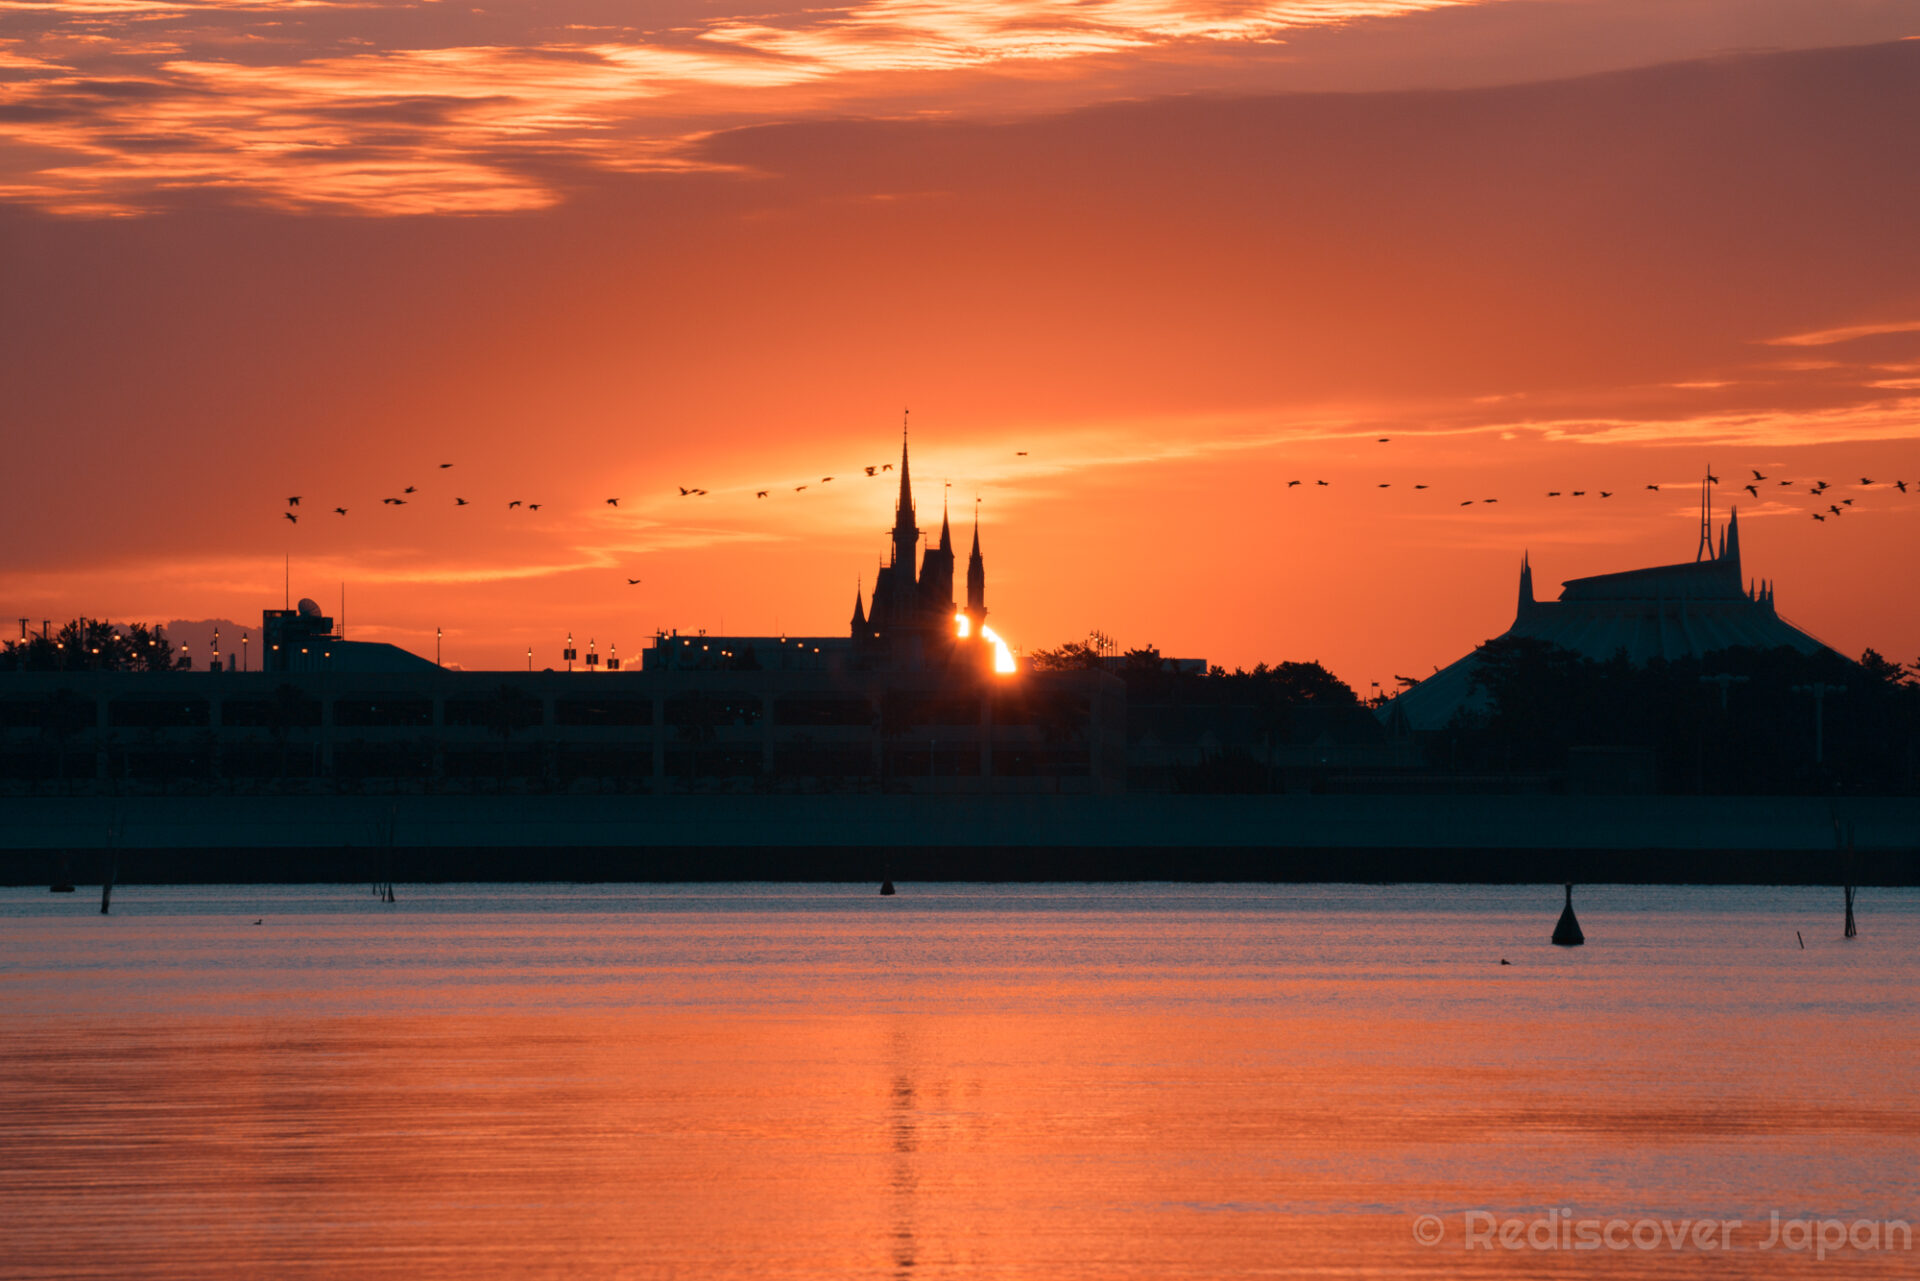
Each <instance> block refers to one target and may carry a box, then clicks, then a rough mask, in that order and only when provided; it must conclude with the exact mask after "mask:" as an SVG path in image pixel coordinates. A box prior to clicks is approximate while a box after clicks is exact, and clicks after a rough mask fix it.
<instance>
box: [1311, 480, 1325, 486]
mask: <svg viewBox="0 0 1920 1281" xmlns="http://www.w3.org/2000/svg"><path fill="white" fill-rule="evenodd" d="M1313 483H1314V484H1316V485H1324V484H1327V483H1328V482H1326V481H1324V480H1316V481H1314V482H1313Z"/></svg>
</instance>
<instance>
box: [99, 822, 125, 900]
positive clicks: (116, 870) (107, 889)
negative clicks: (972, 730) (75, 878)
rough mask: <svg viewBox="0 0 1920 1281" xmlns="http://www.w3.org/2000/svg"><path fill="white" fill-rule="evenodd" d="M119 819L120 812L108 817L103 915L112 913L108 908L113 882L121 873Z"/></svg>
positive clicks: (101, 890) (102, 896)
mask: <svg viewBox="0 0 1920 1281" xmlns="http://www.w3.org/2000/svg"><path fill="white" fill-rule="evenodd" d="M119 821H120V816H119V815H118V814H114V815H111V816H110V817H109V818H108V819H107V875H106V877H105V878H104V879H103V880H102V881H101V882H100V915H102V916H111V915H112V913H111V912H110V911H108V910H107V909H108V905H109V904H110V903H111V902H112V901H113V883H114V881H115V880H116V879H118V878H119V875H120V841H119V835H120V834H119V832H118V831H116V830H115V829H116V827H117V826H118V825H119Z"/></svg>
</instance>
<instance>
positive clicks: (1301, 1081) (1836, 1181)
mask: <svg viewBox="0 0 1920 1281" xmlns="http://www.w3.org/2000/svg"><path fill="white" fill-rule="evenodd" d="M399 893H400V899H401V901H400V902H399V903H398V904H396V905H392V906H386V905H382V904H379V903H377V902H375V901H374V900H373V899H372V898H371V897H370V896H369V895H368V893H367V890H366V887H364V886H361V887H357V888H355V887H346V886H340V887H325V886H323V887H291V888H264V889H263V888H254V887H211V888H206V887H202V888H190V889H184V888H183V889H155V888H149V887H145V886H125V887H122V888H121V889H120V890H119V891H117V892H116V894H115V898H114V915H113V916H112V917H111V918H104V919H103V918H101V917H100V916H99V915H98V912H97V907H98V895H97V890H93V891H89V890H88V889H84V888H83V890H82V891H81V892H80V893H79V894H76V895H72V896H65V895H61V896H54V895H49V894H47V893H46V892H45V891H44V890H36V891H26V890H0V1270H3V1271H4V1272H5V1274H6V1275H8V1276H112V1277H183V1278H184V1277H191V1278H204V1277H259V1276H329V1277H331V1276H360V1277H404V1278H407V1279H408V1281H432V1279H435V1278H443V1277H444V1278H452V1277H461V1278H466V1277H480V1276H502V1277H627V1276H631V1277H832V1278H839V1277H853V1278H858V1277H884V1276H894V1277H943V1276H970V1277H990V1278H1063V1279H1070V1278H1079V1277H1088V1278H1092V1277H1099V1278H1112V1277H1123V1278H1124V1277H1140V1278H1183V1277H1243V1276H1244V1277H1286V1276H1330V1275H1341V1276H1354V1275H1360V1276H1419V1277H1428V1276H1457V1277H1467V1276H1496V1275H1497V1276H1501V1277H1533V1276H1584V1275H1604V1276H1612V1277H1629V1276H1649V1277H1651V1276H1661V1277H1664V1276H1673V1275H1681V1274H1685V1275H1693V1276H1725V1277H1748V1276H1838V1275H1845V1276H1850V1277H1893V1276H1901V1277H1907V1276H1913V1275H1916V1274H1920V1252H1917V1251H1916V1250H1914V1249H1910V1248H1906V1246H1905V1242H1904V1241H1902V1240H1901V1239H1900V1238H1899V1235H1898V1229H1888V1228H1884V1227H1883V1226H1882V1221H1885V1220H1906V1221H1909V1222H1920V1017H1916V1009H1920V894H1917V893H1915V892H1913V891H1891V890H1868V891H1865V892H1864V893H1863V896H1862V899H1861V903H1860V914H1861V927H1862V936H1861V937H1860V938H1858V939H1856V940H1853V941H1851V942H1849V941H1846V940H1843V939H1842V938H1841V937H1840V925H1841V915H1840V907H1841V904H1840V894H1839V891H1838V890H1799V889H1795V890H1759V889H1670V888H1632V887H1595V888H1591V889H1587V890H1584V891H1582V892H1581V893H1580V895H1579V899H1578V905H1579V907H1580V912H1581V920H1582V923H1583V924H1584V926H1585V927H1586V931H1587V937H1588V939H1589V943H1588V945H1587V946H1586V947H1585V948H1581V949H1577V950H1561V949H1556V948H1553V947H1551V946H1549V945H1548V944H1547V942H1546V938H1547V935H1548V933H1549V932H1550V931H1551V929H1552V926H1553V921H1554V918H1555V915H1556V914H1557V912H1558V910H1559V906H1560V903H1559V896H1560V892H1559V890H1558V888H1557V887H1519V888H1513V887H1503V888H1494V889H1486V888H1456V887H1431V886H1429V887H1419V886H1411V887H1396V888H1374V887H1338V886H1336V887H1264V886H1263V887H1231V886H1207V887H1192V886H1124V887H1043V888H1034V887H987V886H972V885H966V886H958V885H953V886H947V885H907V886H903V887H902V890H901V893H900V895H899V896H898V897H896V898H893V899H890V900H887V899H881V898H879V897H877V896H876V895H874V894H873V892H872V887H871V886H865V885H862V886H826V887H822V886H764V885H763V886H728V887H710V886H701V887H646V888H636V887H534V888H527V887H520V886H510V887H500V886H463V887H443V888H418V887H412V886H401V887H400V889H399ZM255 918H260V919H261V920H262V922H263V923H262V924H260V925H255V924H254V923H253V922H254V920H255ZM1796 930H1798V931H1800V932H1801V933H1802V934H1803V935H1804V937H1805V944H1806V945H1805V948H1804V950H1803V949H1802V948H1801V947H1800V946H1799V945H1798V943H1797V942H1796V939H1795V931H1796ZM1502 957H1505V958H1507V959H1509V960H1510V961H1511V962H1512V964H1511V965H1510V966H1504V967H1503V966H1501V965H1499V960H1500V959H1501V958H1502ZM1775 1212H1777V1213H1778V1214H1779V1215H1780V1216H1781V1217H1782V1219H1783V1220H1784V1221H1785V1224H1786V1225H1785V1229H1784V1231H1785V1236H1784V1237H1782V1238H1774V1236H1773V1231H1772V1228H1771V1226H1770V1221H1769V1216H1770V1215H1771V1214H1773V1213H1775ZM1476 1214H1477V1215H1479V1216H1480V1217H1478V1218H1476V1217H1475V1216H1476ZM1563 1214H1564V1216H1565V1220H1566V1222H1564V1223H1563V1221H1562V1219H1561V1217H1559V1216H1562V1215H1563ZM1422 1215H1432V1216H1436V1219H1437V1222H1435V1221H1433V1220H1429V1221H1424V1222H1423V1221H1421V1220H1420V1219H1419V1216H1422ZM1508 1219H1514V1220H1521V1221H1522V1223H1521V1225H1520V1227H1518V1228H1516V1229H1513V1231H1514V1232H1515V1233H1517V1236H1516V1237H1515V1240H1516V1242H1517V1244H1518V1247H1519V1248H1515V1249H1503V1248H1501V1247H1500V1245H1499V1244H1498V1233H1499V1231H1501V1230H1502V1229H1501V1224H1502V1223H1503V1222H1504V1221H1505V1220H1508ZM1702 1219H1705V1220H1708V1221H1710V1222H1709V1223H1708V1224H1707V1225H1705V1226H1704V1231H1705V1232H1706V1240H1707V1241H1708V1242H1710V1244H1707V1245H1702V1244H1700V1243H1699V1241H1700V1239H1699V1237H1698V1236H1697V1235H1694V1233H1695V1229H1697V1228H1702V1225H1701V1224H1699V1222H1698V1221H1699V1220H1702ZM1733 1219H1739V1220H1742V1224H1741V1225H1740V1226H1739V1227H1735V1228H1726V1229H1724V1230H1723V1229H1722V1228H1720V1227H1718V1226H1716V1224H1717V1221H1719V1220H1733ZM1610 1220H1619V1221H1620V1222H1621V1223H1623V1224H1624V1225H1625V1226H1624V1227H1621V1228H1618V1229H1615V1233H1614V1240H1615V1241H1617V1242H1618V1243H1619V1244H1618V1246H1617V1248H1616V1247H1611V1246H1609V1245H1607V1244H1606V1243H1605V1241H1604V1240H1602V1243H1601V1245H1600V1248H1597V1249H1589V1250H1576V1249H1572V1248H1567V1247H1568V1246H1570V1245H1571V1243H1572V1242H1573V1241H1574V1239H1575V1238H1573V1237H1572V1236H1570V1235H1567V1234H1568V1233H1570V1232H1571V1231H1572V1226H1573V1224H1575V1223H1580V1222H1591V1223H1593V1224H1594V1225H1595V1226H1594V1228H1593V1229H1592V1231H1593V1232H1594V1233H1596V1234H1599V1233H1602V1232H1604V1230H1605V1225H1606V1224H1607V1223H1608V1222H1609V1221H1610ZM1821 1220H1827V1221H1830V1224H1831V1225H1834V1226H1826V1227H1824V1228H1823V1227H1822V1226H1821V1224H1820V1223H1819V1222H1818V1221H1821ZM1795 1222H1799V1223H1801V1224H1802V1225H1803V1226H1802V1227H1801V1228H1799V1229H1796V1228H1795V1227H1794V1226H1793V1224H1794V1223H1795ZM1863 1222H1864V1226H1863ZM1648 1224H1651V1225H1652V1226H1650V1227H1649V1226H1647V1225H1648ZM1436 1227H1437V1228H1438V1231H1439V1241H1438V1243H1437V1244H1433V1245H1426V1244H1422V1243H1420V1241H1418V1240H1416V1236H1417V1234H1421V1233H1425V1234H1429V1235H1430V1234H1432V1232H1433V1231H1434V1229H1435V1228H1436ZM1836 1227H1837V1229H1838V1230H1839V1231H1841V1232H1842V1233H1843V1235H1844V1234H1846V1233H1852V1234H1854V1236H1855V1237H1856V1240H1857V1241H1864V1242H1867V1245H1866V1247H1865V1248H1855V1247H1854V1246H1853V1245H1848V1246H1844V1247H1842V1246H1836V1245H1834V1244H1833V1240H1832V1233H1833V1232H1834V1231H1835V1230H1836ZM1868 1229H1871V1230H1872V1234H1873V1235H1874V1237H1875V1238H1876V1239H1877V1244H1876V1243H1875V1241H1873V1240H1869V1236H1868V1233H1867V1230H1868ZM1476 1231H1477V1232H1479V1233H1480V1234H1481V1235H1480V1236H1479V1237H1478V1238H1477V1239H1471V1243H1470V1238H1469V1233H1470V1232H1476ZM1675 1231H1677V1233H1678V1236H1677V1240H1678V1248H1676V1246H1675V1244H1674V1242H1675V1238H1674V1237H1673V1236H1672V1235H1671V1234H1672V1233H1674V1232H1675ZM1529 1233H1530V1234H1531V1236H1532V1239H1533V1242H1534V1244H1533V1245H1531V1246H1529V1245H1527V1244H1526V1240H1527V1237H1528V1234H1529ZM1822 1233H1824V1234H1825V1235H1826V1238H1827V1242H1828V1246H1829V1248H1828V1251H1827V1253H1828V1257H1827V1258H1826V1259H1825V1260H1824V1261H1822V1260H1821V1259H1819V1258H1818V1257H1817V1255H1818V1254H1819V1252H1820V1250H1819V1238H1820V1236H1821V1235H1822ZM1650 1234H1651V1238H1658V1239H1657V1243H1656V1244H1652V1245H1649V1244H1647V1242H1648V1241H1649V1240H1650V1239H1651V1238H1650ZM1663 1234H1666V1235H1663ZM1796 1234H1797V1235H1796ZM1769 1240H1772V1242H1773V1244H1772V1247H1771V1248H1767V1249H1763V1248H1762V1246H1763V1245H1764V1244H1766V1243H1768V1242H1769ZM1796 1245H1799V1246H1803V1247H1805V1248H1793V1247H1794V1246H1796ZM1548 1247H1552V1248H1548Z"/></svg>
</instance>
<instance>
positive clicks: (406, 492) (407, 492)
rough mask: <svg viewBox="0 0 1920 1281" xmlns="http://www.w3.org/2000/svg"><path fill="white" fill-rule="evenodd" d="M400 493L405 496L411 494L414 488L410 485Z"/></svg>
mask: <svg viewBox="0 0 1920 1281" xmlns="http://www.w3.org/2000/svg"><path fill="white" fill-rule="evenodd" d="M400 492H401V493H403V494H411V493H412V492H413V486H412V485H408V486H407V487H406V488H405V489H403V490H401V491H400Z"/></svg>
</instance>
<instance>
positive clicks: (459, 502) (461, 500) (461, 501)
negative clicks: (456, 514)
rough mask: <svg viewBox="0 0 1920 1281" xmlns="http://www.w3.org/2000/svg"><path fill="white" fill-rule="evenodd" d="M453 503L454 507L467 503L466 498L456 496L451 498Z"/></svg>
mask: <svg viewBox="0 0 1920 1281" xmlns="http://www.w3.org/2000/svg"><path fill="white" fill-rule="evenodd" d="M453 505H454V506H455V507H465V506H466V505H467V500H466V499H464V498H456V499H454V500H453Z"/></svg>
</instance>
